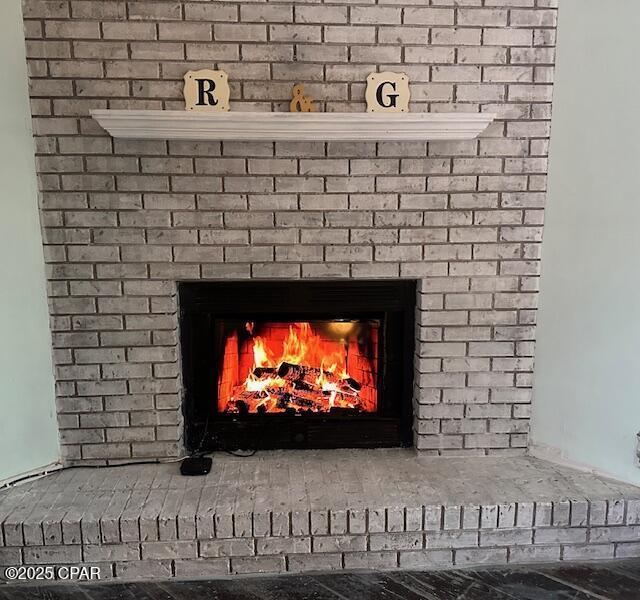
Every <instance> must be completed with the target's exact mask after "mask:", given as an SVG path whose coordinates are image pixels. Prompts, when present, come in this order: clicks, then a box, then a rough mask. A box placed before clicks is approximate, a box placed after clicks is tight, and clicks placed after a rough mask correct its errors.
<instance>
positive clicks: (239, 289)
mask: <svg viewBox="0 0 640 600" xmlns="http://www.w3.org/2000/svg"><path fill="white" fill-rule="evenodd" d="M415 298H416V284H415V281H411V280H397V281H352V280H345V281H333V280H332V281H294V282H290V281H286V282H285V281H261V282H256V281H250V282H220V283H216V282H182V283H180V284H179V301H180V334H181V347H182V377H183V385H184V402H183V414H184V418H185V444H186V447H187V449H188V450H189V451H192V452H193V451H208V450H217V449H227V450H233V449H239V448H245V449H254V448H255V449H272V448H341V447H350V448H371V447H394V446H409V445H411V442H412V428H411V422H412V403H411V397H412V388H413V354H414V338H415V325H414V312H415ZM240 318H241V319H246V320H248V321H249V320H274V321H276V320H286V321H294V320H314V319H339V318H340V319H380V321H381V324H382V335H381V352H380V370H379V386H378V411H377V412H376V413H360V414H356V415H333V414H326V413H322V414H311V415H306V414H305V415H300V414H296V415H286V414H274V413H267V414H246V415H239V414H235V413H234V414H225V413H219V412H218V410H217V385H216V383H217V370H216V369H217V367H216V365H217V364H218V357H217V355H216V343H215V336H216V331H215V327H214V324H215V322H216V320H219V319H240Z"/></svg>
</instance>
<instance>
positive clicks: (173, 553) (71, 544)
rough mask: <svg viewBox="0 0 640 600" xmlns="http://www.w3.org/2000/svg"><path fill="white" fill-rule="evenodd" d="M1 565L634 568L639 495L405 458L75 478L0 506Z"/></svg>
mask: <svg viewBox="0 0 640 600" xmlns="http://www.w3.org/2000/svg"><path fill="white" fill-rule="evenodd" d="M0 521H1V522H2V544H3V545H2V547H1V548H0V562H1V563H2V564H4V565H17V564H20V563H24V564H45V563H46V564H77V563H80V562H83V563H87V564H91V565H98V566H100V567H101V571H102V574H101V576H102V577H103V578H105V577H119V578H151V577H160V578H163V577H172V576H176V577H191V578H193V577H215V576H222V575H228V574H238V573H256V572H265V573H280V572H299V571H306V570H315V571H323V570H332V569H361V568H377V569H393V568H396V567H401V568H405V569H406V568H421V569H425V568H441V567H451V566H453V565H455V566H467V565H478V564H504V563H530V562H540V561H543V562H551V561H557V560H583V559H599V558H623V557H631V556H640V488H636V487H633V486H629V485H624V484H620V483H617V482H614V481H611V480H608V479H604V478H601V477H597V476H594V475H591V474H587V473H581V472H578V471H573V470H571V469H567V468H564V467H559V466H557V465H553V464H551V463H547V462H543V461H540V460H537V459H533V458H527V457H517V458H492V457H481V458H471V459H468V458H465V459H460V458H435V457H423V456H419V455H417V454H416V453H415V452H413V451H410V450H336V451H289V452H285V451H281V452H263V453H259V454H257V455H255V456H253V457H250V458H237V457H232V456H229V455H226V454H219V455H215V457H214V467H213V470H212V472H211V473H210V474H209V475H208V476H206V477H195V478H186V477H182V476H180V475H179V473H178V466H177V464H170V465H158V466H151V467H149V466H133V467H122V468H109V469H91V468H87V469H74V470H68V471H63V472H61V473H58V474H55V475H52V476H49V477H46V478H43V479H39V480H37V481H34V482H32V483H29V484H24V485H21V486H16V487H14V488H12V489H9V490H6V491H4V492H2V493H1V494H0Z"/></svg>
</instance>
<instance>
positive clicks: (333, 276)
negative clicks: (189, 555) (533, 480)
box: [24, 0, 556, 462]
mask: <svg viewBox="0 0 640 600" xmlns="http://www.w3.org/2000/svg"><path fill="white" fill-rule="evenodd" d="M422 4H428V3H426V2H425V3H422ZM481 4H482V3H481V2H479V1H476V0H464V1H462V2H461V1H454V0H438V1H437V2H436V1H435V0H432V2H431V3H430V4H429V5H428V6H423V5H414V4H409V3H406V4H402V3H395V2H390V3H388V4H386V3H383V2H380V3H379V4H369V3H367V2H365V1H364V0H363V1H362V2H357V1H349V0H344V1H342V2H336V3H332V4H320V3H318V4H315V3H308V4H307V3H304V4H303V3H299V2H277V3H276V2H266V3H263V2H261V3H257V2H256V3H253V2H200V1H193V2H182V1H161V2H157V1H151V0H141V1H136V2H125V1H119V0H113V1H108V2H107V1H104V2H103V1H98V0H78V1H76V0H71V1H68V0H55V1H51V0H48V1H44V0H25V3H24V17H25V32H26V38H27V56H28V62H29V72H30V94H31V99H32V100H31V102H32V113H33V127H34V135H35V143H36V152H37V165H38V172H39V178H40V189H41V195H40V206H41V222H42V229H43V239H44V249H45V257H46V261H47V268H48V284H49V300H50V310H51V324H52V325H51V326H52V331H53V345H54V354H55V363H56V379H57V397H58V418H59V426H60V436H61V441H62V447H63V454H64V458H65V459H66V460H68V461H72V462H74V461H92V462H103V461H105V460H118V459H128V458H138V457H172V456H177V455H180V454H181V453H182V452H183V442H184V438H183V432H184V423H183V416H182V415H183V413H182V408H183V397H184V389H183V384H182V381H183V380H182V377H181V361H180V356H181V351H180V344H179V337H180V331H179V327H178V324H179V306H178V294H177V290H178V283H179V282H198V281H200V282H205V281H206V282H230V281H251V280H252V281H256V282H257V281H288V280H291V281H304V280H323V281H326V280H332V281H333V280H335V281H347V280H349V281H351V280H354V281H360V280H394V279H406V280H411V281H415V282H416V286H417V294H416V312H415V323H416V326H415V332H414V342H415V357H414V377H413V379H414V391H413V443H414V445H415V447H416V448H418V449H420V450H422V451H424V452H425V453H429V454H442V455H447V454H456V455H474V456H475V455H484V454H503V455H506V454H509V455H511V454H520V453H522V452H523V451H524V449H525V447H526V445H527V432H528V427H529V408H530V401H531V376H532V369H533V357H534V338H535V316H536V298H537V286H538V272H539V252H540V241H541V235H542V222H543V207H544V200H545V188H546V169H547V150H548V135H549V126H550V115H551V90H552V85H551V82H552V79H553V61H554V43H555V19H556V10H555V1H554V0H495V1H492V2H488V1H486V2H484V4H485V5H486V6H482V5H481ZM489 4H490V5H491V6H488V5H489ZM199 68H221V69H224V70H226V71H227V72H228V73H229V79H230V83H231V103H232V111H247V110H251V111H283V110H287V107H288V102H289V99H290V94H291V87H292V85H293V84H294V83H298V82H302V83H304V85H305V90H306V92H307V93H308V94H310V95H311V96H313V97H314V98H315V99H316V102H317V104H318V105H319V108H320V110H323V111H342V112H363V111H364V82H365V78H366V76H367V75H368V74H369V73H370V72H371V71H381V70H385V69H389V70H394V71H403V72H405V73H407V74H408V76H409V78H410V80H411V90H412V102H411V110H412V111H413V112H428V111H430V112H445V111H464V112H495V113H497V114H498V120H497V121H496V122H495V123H494V124H493V125H492V126H491V127H490V128H489V129H488V130H487V131H486V132H485V133H484V134H483V135H482V136H481V137H480V138H479V139H477V140H472V141H464V142H459V141H458V142H428V143H427V142H411V143H409V142H404V143H397V142H362V143H347V142H328V143H323V142H300V143H296V142H277V143H274V142H260V143H249V142H182V141H169V142H167V141H131V140H119V139H112V138H111V137H110V136H108V135H107V134H106V133H105V131H104V130H102V129H101V128H100V127H99V126H98V125H97V123H96V122H95V121H94V120H93V119H92V118H91V117H90V116H89V111H90V110H91V109H99V108H141V109H176V110H181V109H182V108H183V101H182V85H183V81H182V77H183V75H184V73H185V72H186V71H187V70H189V69H199Z"/></svg>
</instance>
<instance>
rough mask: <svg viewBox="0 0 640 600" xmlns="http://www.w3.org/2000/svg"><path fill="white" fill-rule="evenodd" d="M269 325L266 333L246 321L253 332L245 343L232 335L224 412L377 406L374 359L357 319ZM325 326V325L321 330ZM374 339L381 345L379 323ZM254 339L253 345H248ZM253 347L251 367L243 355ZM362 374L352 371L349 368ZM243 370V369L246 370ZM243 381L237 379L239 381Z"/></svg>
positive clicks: (222, 382)
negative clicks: (365, 351) (364, 347)
mask: <svg viewBox="0 0 640 600" xmlns="http://www.w3.org/2000/svg"><path fill="white" fill-rule="evenodd" d="M273 325H275V327H266V335H264V334H263V335H254V330H255V326H254V324H253V323H247V324H246V325H245V329H246V331H247V332H248V333H249V334H250V337H249V338H248V339H247V340H246V341H245V342H244V343H243V344H240V346H241V347H240V349H239V353H238V345H239V344H238V335H237V334H236V333H234V334H233V335H231V336H229V337H228V338H227V342H226V347H225V356H224V361H223V368H222V372H221V377H220V379H219V383H218V398H219V407H220V409H221V410H222V411H225V412H257V413H263V412H291V411H294V412H305V411H310V412H329V411H331V410H332V409H351V410H353V411H365V412H371V411H375V410H376V403H377V390H376V381H375V375H374V372H373V371H374V369H375V361H374V360H371V359H370V358H366V357H365V356H364V355H363V353H362V352H361V351H360V349H359V343H358V339H357V336H356V335H353V334H354V331H356V330H357V328H358V324H357V323H354V322H350V321H347V322H343V321H333V322H327V323H323V324H322V327H321V328H320V327H318V326H317V325H316V326H312V325H311V323H308V322H298V323H290V324H288V333H286V337H284V338H283V337H282V335H280V336H278V335H276V332H278V331H279V332H280V334H282V333H283V326H284V324H273ZM320 329H322V330H323V331H321V330H320ZM373 331H374V332H375V334H376V336H375V338H376V339H375V342H376V347H377V329H374V330H373ZM247 344H249V345H250V348H243V346H245V345H247ZM248 349H250V352H251V358H252V363H251V366H250V368H248V369H247V367H248V366H249V365H248V363H247V361H246V359H245V360H244V362H245V365H246V366H245V368H244V369H243V368H242V362H243V356H246V355H247V351H246V350H248ZM350 367H351V368H356V370H357V374H354V375H355V376H352V375H350V373H349V368H350ZM243 371H244V374H243ZM238 381H239V382H240V383H237V382H238Z"/></svg>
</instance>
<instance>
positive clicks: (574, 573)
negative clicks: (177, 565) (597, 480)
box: [0, 560, 640, 600]
mask: <svg viewBox="0 0 640 600" xmlns="http://www.w3.org/2000/svg"><path fill="white" fill-rule="evenodd" d="M0 599H1V600H37V599H42V600H134V599H135V600H183V599H184V600H356V599H357V600H425V599H426V600H640V560H632V561H617V562H609V563H607V562H602V563H591V564H589V565H584V564H583V565H571V564H565V565H559V566H552V567H544V568H536V569H532V568H526V569H525V568H522V569H493V570H473V571H468V570H465V571H436V572H428V573H424V572H416V571H395V572H388V573H379V572H373V573H371V572H362V573H335V574H334V573H330V574H322V575H286V576H280V577H247V578H237V579H234V580H228V579H227V580H215V581H170V582H154V583H148V582H140V583H103V584H97V585H94V584H81V585H75V584H56V585H50V586H32V585H22V586H2V585H0Z"/></svg>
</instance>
